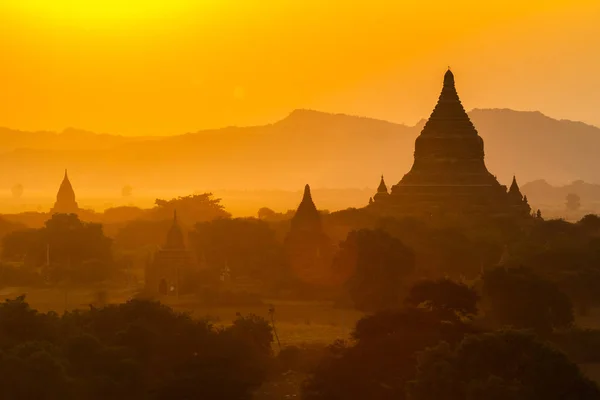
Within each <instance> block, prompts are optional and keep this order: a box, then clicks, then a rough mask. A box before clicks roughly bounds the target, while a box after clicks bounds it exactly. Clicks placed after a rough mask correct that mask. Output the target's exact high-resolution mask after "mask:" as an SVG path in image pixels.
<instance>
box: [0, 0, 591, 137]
mask: <svg viewBox="0 0 600 400" xmlns="http://www.w3.org/2000/svg"><path fill="white" fill-rule="evenodd" d="M598 21H600V1H598V0H571V1H564V0H562V1H557V0H543V1H533V0H530V1H522V0H503V1H499V0H486V1H482V0H480V1H477V2H475V1H467V0H456V1H448V0H420V1H418V0H404V1H391V0H368V1H352V0H345V1H341V0H328V1H326V2H325V1H322V0H302V1H300V0H298V1H296V0H238V1H234V0H164V1H151V0H127V1H123V0H86V1H78V0H1V1H0V52H1V54H2V57H1V58H0V60H1V61H0V126H7V127H11V128H19V129H25V130H40V129H49V130H62V129H63V128H65V127H69V126H75V127H79V128H85V129H89V130H93V131H96V132H108V133H120V134H127V135H146V134H152V135H155V134H179V133H183V132H186V131H195V130H198V129H202V128H211V127H221V126H226V125H250V124H263V123H268V122H272V121H275V120H277V119H280V118H282V117H284V116H285V115H286V114H287V113H288V112H289V111H291V110H293V109H295V108H312V109H317V110H322V111H332V112H344V113H349V114H358V115H364V116H370V117H375V118H381V119H387V120H391V121H397V122H405V123H409V124H414V123H415V122H416V121H417V120H418V119H420V118H422V117H427V116H428V115H429V113H430V111H431V109H432V108H433V106H434V104H435V100H436V98H437V95H438V93H439V90H440V87H441V80H442V75H443V73H444V70H445V68H446V66H447V65H451V66H452V69H453V71H454V72H455V74H456V76H457V78H456V79H457V85H458V88H459V93H460V94H461V96H462V99H463V103H464V104H465V107H466V108H468V109H471V108H474V107H508V108H514V109H518V110H540V111H542V112H544V113H546V114H548V115H550V116H553V117H557V118H568V119H574V120H582V121H586V122H589V123H593V124H596V125H599V126H600V112H599V110H600V72H599V71H600V51H599V50H598V49H600V23H598Z"/></svg>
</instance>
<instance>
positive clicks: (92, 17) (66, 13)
mask: <svg viewBox="0 0 600 400" xmlns="http://www.w3.org/2000/svg"><path fill="white" fill-rule="evenodd" d="M215 1H216V0H4V1H3V2H2V3H3V4H2V6H3V7H8V8H11V9H13V10H14V11H19V12H21V13H23V14H26V15H28V16H32V17H38V18H43V19H48V20H52V21H54V22H61V23H69V24H85V25H89V24H94V25H102V24H113V23H119V22H135V21H142V22H143V21H145V20H155V19H163V18H172V17H176V16H179V15H181V14H183V13H185V12H189V11H192V9H193V8H196V7H195V6H198V5H202V6H206V5H210V3H214V2H215Z"/></svg>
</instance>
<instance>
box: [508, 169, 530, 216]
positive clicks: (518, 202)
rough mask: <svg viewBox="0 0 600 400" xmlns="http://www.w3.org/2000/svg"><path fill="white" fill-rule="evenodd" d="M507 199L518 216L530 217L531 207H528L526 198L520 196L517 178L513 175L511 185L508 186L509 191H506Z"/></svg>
mask: <svg viewBox="0 0 600 400" xmlns="http://www.w3.org/2000/svg"><path fill="white" fill-rule="evenodd" d="M508 198H509V201H510V204H511V206H512V208H513V209H514V210H515V212H516V213H518V214H523V215H530V214H531V207H530V206H529V202H528V201H527V196H523V195H522V194H521V190H520V189H519V185H518V184H517V177H516V176H514V175H513V180H512V184H511V185H510V189H508Z"/></svg>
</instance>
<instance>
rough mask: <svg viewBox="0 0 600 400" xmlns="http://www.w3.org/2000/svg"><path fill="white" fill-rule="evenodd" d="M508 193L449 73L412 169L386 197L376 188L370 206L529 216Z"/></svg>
mask: <svg viewBox="0 0 600 400" xmlns="http://www.w3.org/2000/svg"><path fill="white" fill-rule="evenodd" d="M382 183H383V180H382ZM513 185H516V180H514V182H513ZM383 186H385V185H383ZM386 192H387V190H386ZM511 192H512V193H511V194H510V195H509V193H508V192H507V189H506V186H504V185H501V184H500V183H499V182H498V180H497V179H496V177H495V176H494V175H492V174H491V173H490V172H489V171H488V170H487V168H486V166H485V161H484V149H483V139H482V138H481V137H480V136H479V134H478V132H477V130H476V129H475V126H474V125H473V123H472V122H471V120H470V119H469V116H468V115H467V112H466V111H465V109H464V108H463V106H462V104H461V101H460V98H459V97H458V93H457V91H456V86H455V81H454V74H453V73H452V71H450V69H448V71H447V72H446V74H445V75H444V84H443V87H442V92H441V94H440V96H439V99H438V102H437V105H436V106H435V108H434V110H433V112H432V113H431V116H430V117H429V120H428V121H427V122H426V124H425V126H424V127H423V130H422V131H421V134H420V135H419V136H418V137H417V139H416V142H415V152H414V163H413V166H412V168H411V170H410V171H409V172H408V173H407V174H406V175H404V177H403V178H402V179H401V181H400V182H399V183H398V184H396V185H394V186H393V187H392V188H391V192H390V193H389V195H384V194H383V190H382V185H380V188H379V190H378V193H377V194H376V195H375V197H374V201H373V203H372V204H371V205H370V206H369V207H370V208H371V209H373V210H376V211H379V212H380V213H383V214H389V215H412V216H426V217H432V216H445V215H450V214H453V215H465V214H468V215H494V216H496V215H513V214H515V213H517V214H521V215H527V216H528V215H529V212H530V209H529V205H528V204H527V202H526V200H525V199H524V198H523V197H522V196H521V193H520V191H519V190H518V186H517V187H516V191H515V190H514V189H511ZM517 192H518V193H517ZM380 194H382V195H380Z"/></svg>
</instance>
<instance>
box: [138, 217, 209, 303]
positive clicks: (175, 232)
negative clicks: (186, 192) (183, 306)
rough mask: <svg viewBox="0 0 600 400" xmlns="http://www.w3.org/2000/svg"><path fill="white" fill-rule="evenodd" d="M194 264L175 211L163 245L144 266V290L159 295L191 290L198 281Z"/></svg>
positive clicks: (177, 293) (176, 293)
mask: <svg viewBox="0 0 600 400" xmlns="http://www.w3.org/2000/svg"><path fill="white" fill-rule="evenodd" d="M194 266H195V263H194V259H193V257H192V254H191V253H190V252H189V251H188V250H187V249H186V247H185V241H184V235H183V230H182V229H181V226H179V221H178V220H177V211H175V212H174V213H173V223H172V225H171V228H170V229H169V231H168V233H167V238H166V240H165V244H164V246H162V248H160V249H159V250H158V251H157V252H156V253H155V254H154V257H153V259H152V260H149V262H148V265H147V266H146V290H147V291H148V292H150V293H154V294H159V295H179V294H183V293H186V292H188V291H190V290H193V289H192V288H193V287H194V286H195V285H196V284H197V283H198V282H194V280H195V279H196V276H195V272H196V271H195V268H194Z"/></svg>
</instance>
